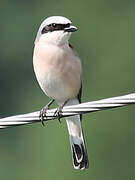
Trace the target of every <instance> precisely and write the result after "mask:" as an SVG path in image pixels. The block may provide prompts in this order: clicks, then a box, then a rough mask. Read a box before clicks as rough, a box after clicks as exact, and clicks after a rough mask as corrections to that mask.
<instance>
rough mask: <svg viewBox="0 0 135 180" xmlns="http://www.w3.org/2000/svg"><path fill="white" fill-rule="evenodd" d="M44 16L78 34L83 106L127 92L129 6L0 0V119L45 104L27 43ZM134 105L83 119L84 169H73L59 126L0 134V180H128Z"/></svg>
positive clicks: (133, 7) (133, 161)
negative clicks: (59, 19) (64, 20)
mask: <svg viewBox="0 0 135 180" xmlns="http://www.w3.org/2000/svg"><path fill="white" fill-rule="evenodd" d="M51 15H62V16H66V17H68V18H70V19H71V20H72V21H73V23H74V24H75V25H76V26H77V27H79V31H78V32H77V33H74V34H73V35H72V38H71V41H70V42H71V43H72V44H73V45H74V47H75V48H76V50H77V51H78V53H79V55H80V57H81V59H82V64H83V101H91V100H98V99H102V98H107V97H112V96H118V95H124V94H128V93H132V92H134V91H135V83H134V81H135V80H134V78H135V1H133V0H117V1H116V0H113V1H111V0H110V1H108V0H91V1H89V0H85V1H82V0H77V1H73V0H68V1H62V0H57V1H52V0H44V1H43V0H31V1H28V0H23V1H21V0H12V1H11V0H1V1H0V99H1V100H0V108H1V110H0V115H1V117H4V116H9V115H14V114H23V113H27V112H32V111H36V110H40V109H41V108H42V107H43V106H44V105H45V104H46V103H47V102H48V101H49V99H48V98H47V97H46V96H45V95H44V94H43V92H42V91H41V89H40V88H39V86H38V83H37V82H36V78H35V75H34V73H33V68H32V54H33V46H34V39H35V36H36V33H37V30H38V27H39V25H40V23H41V21H42V20H43V19H44V18H46V17H48V16H51ZM134 109H135V106H134V105H133V106H128V107H124V108H119V109H114V110H109V111H103V112H97V113H93V114H87V115H85V116H84V117H83V118H84V121H83V129H84V132H85V138H86V143H87V150H88V155H89V160H90V168H89V169H88V170H85V171H78V170H74V169H73V166H72V161H71V152H70V145H69V139H68V133H67V129H66V123H65V120H63V121H62V123H61V124H59V123H58V122H57V121H51V122H47V123H46V126H45V127H42V125H41V124H33V125H29V126H23V127H16V128H10V129H5V130H0V179H1V180H3V179H4V180H18V179H19V180H24V179H29V180H37V179H38V180H44V179H47V180H50V179H56V180H57V179H58V180H63V179H64V180H69V179H70V180H82V179H85V180H88V179H89V180H90V179H91V180H114V179H115V180H127V179H128V180H133V179H135V118H134V116H135V111H134Z"/></svg>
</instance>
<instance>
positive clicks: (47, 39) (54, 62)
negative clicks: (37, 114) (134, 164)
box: [33, 16, 88, 169]
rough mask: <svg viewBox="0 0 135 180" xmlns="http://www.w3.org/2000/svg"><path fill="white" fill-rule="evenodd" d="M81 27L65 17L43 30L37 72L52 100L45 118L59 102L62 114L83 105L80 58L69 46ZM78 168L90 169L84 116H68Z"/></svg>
mask: <svg viewBox="0 0 135 180" xmlns="http://www.w3.org/2000/svg"><path fill="white" fill-rule="evenodd" d="M75 31H77V28H76V27H75V26H73V25H72V22H71V21H70V20H69V19H67V18H65V17H62V16H52V17H49V18H47V19H45V20H44V21H43V22H42V24H41V25H40V27H39V30H38V33H37V36H36V40H35V48H34V55H33V66H34V71H35V74H36V77H37V80H38V82H39V85H40V87H41V89H42V90H43V92H44V93H45V94H46V95H47V96H48V97H50V98H51V99H52V100H51V101H50V102H49V103H48V104H47V105H46V106H45V107H44V108H43V109H42V110H41V119H42V120H43V117H44V116H45V113H46V110H47V109H48V107H49V106H50V105H51V103H52V102H53V101H54V100H55V101H56V102H57V103H58V105H59V110H58V114H60V110H61V109H62V107H63V106H64V105H74V104H79V103H80V102H81V89H82V86H81V74H82V67H81V62H80V58H79V57H78V55H77V53H76V51H75V50H74V48H73V47H72V46H71V45H70V44H69V41H68V40H69V38H70V36H71V34H72V32H75ZM66 122H67V128H68V132H69V139H70V144H71V151H72V159H73V165H74V168H75V169H85V168H88V156H87V151H86V146H85V141H84V137H83V132H82V126H81V115H75V116H72V117H66Z"/></svg>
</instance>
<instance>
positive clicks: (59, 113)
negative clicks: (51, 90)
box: [54, 106, 62, 123]
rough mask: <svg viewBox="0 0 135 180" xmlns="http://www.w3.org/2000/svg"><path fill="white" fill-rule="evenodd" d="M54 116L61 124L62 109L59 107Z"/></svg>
mask: <svg viewBox="0 0 135 180" xmlns="http://www.w3.org/2000/svg"><path fill="white" fill-rule="evenodd" d="M54 116H56V117H57V118H58V121H59V122H60V123H61V120H60V119H61V118H62V108H61V107H60V106H59V107H58V108H57V110H56V111H55V112H54Z"/></svg>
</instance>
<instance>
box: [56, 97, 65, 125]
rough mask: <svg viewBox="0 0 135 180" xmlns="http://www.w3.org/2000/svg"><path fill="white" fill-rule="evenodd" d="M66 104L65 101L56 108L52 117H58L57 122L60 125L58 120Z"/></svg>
mask: <svg viewBox="0 0 135 180" xmlns="http://www.w3.org/2000/svg"><path fill="white" fill-rule="evenodd" d="M67 102H68V100H67V101H65V102H64V103H62V104H60V105H59V107H58V108H57V110H56V111H55V112H54V116H57V117H58V120H59V122H60V123H61V121H60V119H61V118H62V109H63V107H64V106H65V104H66V103H67Z"/></svg>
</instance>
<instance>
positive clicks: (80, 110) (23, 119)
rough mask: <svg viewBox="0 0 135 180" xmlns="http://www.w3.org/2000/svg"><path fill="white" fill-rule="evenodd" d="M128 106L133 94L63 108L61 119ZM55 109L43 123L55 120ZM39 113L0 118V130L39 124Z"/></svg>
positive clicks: (51, 110)
mask: <svg viewBox="0 0 135 180" xmlns="http://www.w3.org/2000/svg"><path fill="white" fill-rule="evenodd" d="M130 104H135V93H132V94H128V95H124V96H117V97H112V98H107V99H101V100H98V101H92V102H86V103H81V104H78V105H72V106H65V107H64V108H63V109H62V117H66V116H73V115H76V114H84V113H90V112H96V111H102V110H107V109H112V108H117V107H122V106H127V105H130ZM55 112H56V109H50V110H47V112H46V118H45V119H44V121H48V120H54V119H56V118H57V116H56V115H55V114H56V113H55ZM39 114H40V111H37V112H32V113H27V114H22V115H15V116H10V117H5V118H0V128H1V129H3V128H8V127H14V126H20V125H26V124H31V123H36V122H40V118H39Z"/></svg>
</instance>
